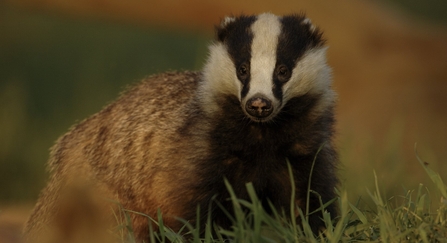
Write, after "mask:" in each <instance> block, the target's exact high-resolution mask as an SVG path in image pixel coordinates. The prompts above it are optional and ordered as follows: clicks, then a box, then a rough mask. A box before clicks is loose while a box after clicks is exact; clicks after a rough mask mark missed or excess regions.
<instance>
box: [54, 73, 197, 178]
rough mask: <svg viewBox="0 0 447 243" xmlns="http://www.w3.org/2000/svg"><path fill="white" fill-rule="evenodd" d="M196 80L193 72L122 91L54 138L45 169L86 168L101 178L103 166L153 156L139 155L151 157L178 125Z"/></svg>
mask: <svg viewBox="0 0 447 243" xmlns="http://www.w3.org/2000/svg"><path fill="white" fill-rule="evenodd" d="M200 79H201V74H200V73H199V72H191V71H185V72H166V73H162V74H157V75H153V76H149V77H147V78H145V79H143V80H142V81H140V82H139V83H137V84H136V85H133V86H131V87H129V88H127V89H126V90H125V91H124V92H123V93H122V94H121V95H120V96H119V98H118V99H117V100H115V101H114V102H112V103H111V104H109V105H107V106H106V107H105V108H104V109H102V110H101V111H100V112H98V113H96V114H94V115H92V116H91V117H89V118H87V119H85V120H83V121H81V122H80V123H78V124H76V125H74V126H73V127H72V128H71V129H70V130H69V132H67V133H66V134H65V135H63V136H62V137H60V138H59V139H58V141H57V142H56V144H55V145H54V146H53V148H52V149H51V156H50V161H49V168H50V170H52V171H54V170H55V169H56V168H59V169H60V170H59V171H70V170H72V169H70V168H64V169H62V168H60V167H70V166H71V167H74V168H76V169H82V168H83V167H85V164H88V165H89V166H88V167H90V168H85V169H86V170H87V171H89V170H91V167H93V170H98V171H103V173H104V171H107V170H106V169H105V167H106V166H107V165H106V164H108V165H111V164H112V163H114V162H115V163H119V162H122V161H124V160H127V159H125V158H127V157H128V158H134V159H135V160H137V159H142V157H143V156H148V157H153V156H149V154H141V153H143V152H144V153H149V151H152V152H154V153H155V152H156V151H157V150H159V149H160V148H159V147H158V146H159V145H161V142H162V141H166V139H168V138H169V137H170V135H171V134H173V133H175V131H176V130H178V127H179V126H181V125H182V124H183V123H184V120H186V119H187V117H186V116H187V114H189V113H190V112H187V110H189V109H190V108H189V106H190V103H191V102H192V100H194V95H195V93H196V92H195V90H196V88H197V85H198V83H199V82H200ZM152 141H158V142H157V144H151V143H152ZM143 147H144V148H145V149H142V148H143ZM120 159H122V161H119V160H120ZM86 162H87V163H86ZM70 164H71V165H70Z"/></svg>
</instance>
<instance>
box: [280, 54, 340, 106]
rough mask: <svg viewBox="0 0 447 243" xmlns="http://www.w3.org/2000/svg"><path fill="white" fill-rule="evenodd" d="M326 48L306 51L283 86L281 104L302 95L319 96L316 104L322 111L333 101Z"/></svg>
mask: <svg viewBox="0 0 447 243" xmlns="http://www.w3.org/2000/svg"><path fill="white" fill-rule="evenodd" d="M326 50H327V47H320V48H317V49H311V50H308V51H307V52H306V53H305V54H304V56H303V57H302V58H301V60H299V61H298V63H297V65H296V66H295V68H294V69H293V72H292V77H291V78H290V80H289V81H288V82H287V83H286V84H284V86H283V94H284V96H283V101H284V102H283V103H286V102H287V101H288V100H290V99H292V98H293V97H298V96H301V95H304V94H321V95H322V97H321V100H320V102H319V104H318V106H319V107H320V108H318V107H317V110H319V109H323V108H324V107H326V106H327V105H329V104H330V103H332V102H333V101H334V100H335V92H334V91H333V90H332V77H331V68H330V67H329V66H328V65H327V61H326Z"/></svg>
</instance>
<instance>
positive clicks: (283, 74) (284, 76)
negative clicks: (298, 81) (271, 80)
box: [276, 65, 290, 82]
mask: <svg viewBox="0 0 447 243" xmlns="http://www.w3.org/2000/svg"><path fill="white" fill-rule="evenodd" d="M276 74H277V76H278V79H279V81H281V82H287V81H288V80H289V78H290V71H289V69H288V68H287V67H286V66H285V65H281V66H279V67H278V69H277V71H276Z"/></svg>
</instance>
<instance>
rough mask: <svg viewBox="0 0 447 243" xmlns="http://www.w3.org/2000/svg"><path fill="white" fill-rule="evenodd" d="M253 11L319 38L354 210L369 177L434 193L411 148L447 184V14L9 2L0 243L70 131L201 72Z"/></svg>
mask: <svg viewBox="0 0 447 243" xmlns="http://www.w3.org/2000/svg"><path fill="white" fill-rule="evenodd" d="M261 12H272V13H275V14H279V15H281V14H287V13H293V12H305V13H306V14H307V15H308V17H310V18H311V19H312V21H313V23H314V24H316V25H318V26H319V27H320V28H321V29H322V30H323V31H324V33H325V36H326V38H327V40H328V45H329V47H330V48H329V52H328V58H329V64H330V65H331V66H332V67H333V76H334V86H335V89H336V90H337V92H338V93H339V103H338V108H337V117H338V127H337V130H338V136H337V144H338V147H339V149H340V153H341V166H340V177H341V179H342V182H343V187H344V188H346V189H347V190H348V193H349V195H350V198H351V199H352V200H357V199H358V198H368V196H367V189H369V190H371V191H372V190H373V189H374V171H375V172H376V174H377V176H378V178H379V184H380V186H381V187H382V188H381V189H382V191H383V192H384V193H385V194H386V195H388V196H389V197H391V196H392V195H405V193H406V190H409V189H415V188H417V186H418V185H419V183H423V184H424V185H425V186H426V187H427V188H428V190H430V191H431V192H432V193H433V194H436V190H432V189H431V188H432V183H431V182H430V181H429V180H428V177H427V175H426V174H425V173H424V171H423V169H422V167H421V166H420V164H419V163H418V162H417V159H416V155H415V150H414V147H415V143H417V150H418V153H419V155H420V157H421V158H422V159H423V160H424V161H426V162H427V163H429V166H430V167H432V168H433V169H434V170H436V171H438V172H439V173H440V174H441V175H442V176H443V178H444V180H446V175H447V164H446V162H447V14H446V13H447V1H444V0H426V1H417V0H414V1H413V0H411V1H410V0H393V1H391V0H389V1H385V0H383V1H366V0H363V1H358V0H345V1H337V2H335V1H320V0H316V1H315V0H312V1H310V0H309V1H296V0H285V1H281V2H278V1H267V0H266V1H259V0H247V1H238V0H228V1H207V0H146V1H142V0H127V1H122V0H64V1H59V0H4V1H0V234H1V232H3V233H4V232H12V231H11V230H10V229H8V228H7V227H13V226H11V224H12V223H11V222H14V224H15V226H14V227H16V228H18V227H20V225H21V223H22V222H23V220H24V218H26V216H27V215H28V213H29V210H30V208H31V205H33V203H34V202H35V200H36V199H37V196H38V193H39V191H40V190H41V189H42V188H43V187H44V185H45V181H46V179H47V178H48V174H47V172H46V165H45V164H46V161H47V159H48V155H49V148H50V147H51V146H52V145H53V143H54V141H55V140H56V139H57V138H58V137H59V136H61V135H62V134H64V133H65V132H66V131H67V130H68V129H69V128H70V127H71V126H72V125H73V124H75V123H77V122H79V121H81V120H83V119H85V118H87V117H88V116H90V115H92V114H94V113H95V112H97V111H99V110H100V109H101V108H102V107H104V106H105V105H106V104H108V103H110V102H111V101H113V100H114V99H115V98H116V97H117V96H118V95H119V93H120V91H122V90H123V89H124V88H125V87H126V86H128V85H131V84H133V83H135V82H138V80H140V79H142V78H144V77H145V76H147V75H150V74H154V73H158V72H164V71H167V70H187V69H192V70H199V69H201V67H202V65H203V64H204V61H205V58H206V55H207V45H208V44H209V43H210V41H212V39H213V34H214V32H213V31H214V28H213V26H214V25H216V24H218V23H219V21H220V19H221V18H222V17H223V16H225V15H230V14H240V13H245V14H257V13H261ZM365 200H366V199H365ZM8 220H9V221H8ZM5 222H9V224H7V223H5ZM5 225H6V226H5ZM2 227H3V228H2ZM5 227H6V228H5ZM16 228H14V229H16ZM5 229H8V230H5ZM2 230H3V231H2ZM4 234H6V233H4ZM10 237H14V236H10ZM0 241H1V238H0Z"/></svg>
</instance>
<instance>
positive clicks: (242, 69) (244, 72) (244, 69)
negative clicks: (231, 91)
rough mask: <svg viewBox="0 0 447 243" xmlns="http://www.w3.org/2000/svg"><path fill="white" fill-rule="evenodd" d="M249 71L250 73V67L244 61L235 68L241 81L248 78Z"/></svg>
mask: <svg viewBox="0 0 447 243" xmlns="http://www.w3.org/2000/svg"><path fill="white" fill-rule="evenodd" d="M249 73H250V68H249V66H248V65H247V64H246V63H243V64H242V65H240V66H239V68H238V69H237V76H238V78H239V79H240V80H241V81H245V79H247V78H248V75H249Z"/></svg>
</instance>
